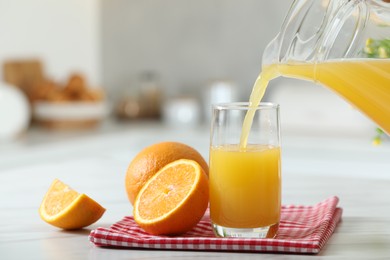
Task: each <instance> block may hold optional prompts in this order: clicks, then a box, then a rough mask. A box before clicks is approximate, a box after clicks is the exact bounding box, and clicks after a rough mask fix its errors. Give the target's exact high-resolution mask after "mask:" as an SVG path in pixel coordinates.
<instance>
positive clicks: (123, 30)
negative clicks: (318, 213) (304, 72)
mask: <svg viewBox="0 0 390 260" xmlns="http://www.w3.org/2000/svg"><path fill="white" fill-rule="evenodd" d="M291 2H292V0H274V1H259V0H242V1H237V0H198V1H182V0H56V1H50V0H13V1H7V0H0V32H1V33H0V64H1V66H2V69H1V70H0V82H1V83H0V86H1V87H0V118H1V122H0V139H2V140H7V141H9V140H13V141H14V140H23V138H24V139H25V138H29V136H31V135H33V136H34V135H38V136H41V138H50V134H52V133H53V132H58V131H60V132H63V131H64V130H65V131H66V132H67V134H68V135H69V133H70V132H73V133H75V132H77V131H78V132H77V133H79V131H80V130H81V131H83V132H84V133H85V132H86V131H91V132H93V131H99V130H97V129H110V127H111V128H116V129H117V128H120V127H132V126H136V125H137V124H138V123H144V122H146V121H148V122H150V121H153V122H158V123H159V124H161V126H164V127H172V128H191V127H205V128H207V127H208V125H209V116H210V105H211V104H212V103H215V102H227V101H247V100H248V98H249V95H250V92H251V89H252V86H253V83H254V81H255V79H256V77H257V76H258V74H259V72H260V70H261V59H262V54H263V50H264V49H265V47H266V45H267V44H268V42H269V41H271V40H272V38H273V37H275V36H276V34H277V33H278V31H279V28H280V26H281V24H282V22H283V19H284V16H285V14H286V12H287V11H288V8H289V6H290V4H291ZM19 90H20V91H19ZM21 93H23V96H21ZM265 99H266V100H267V101H273V102H278V103H280V104H281V114H282V129H283V130H282V131H283V133H293V134H294V133H295V134H300V135H317V136H332V135H337V136H347V137H350V136H358V137H360V136H361V138H366V139H367V140H370V139H371V138H372V137H373V136H374V135H375V126H374V125H373V124H372V123H371V122H370V121H369V120H368V119H366V118H365V117H364V116H363V115H361V114H360V113H359V112H358V111H356V110H354V109H352V108H351V107H350V106H349V105H348V104H347V103H346V102H344V101H343V100H341V99H340V98H339V97H338V96H336V95H334V94H333V93H331V92H330V91H329V90H327V89H326V88H324V87H322V86H318V85H315V84H314V83H309V82H304V81H299V80H292V79H276V80H274V81H272V82H271V84H270V87H269V88H268V90H267V93H266V98H265ZM26 104H28V105H26ZM157 125H158V124H157ZM206 131H207V130H206ZM42 132H44V133H45V134H44V135H42V134H41V135H39V133H42ZM42 136H43V137H42Z"/></svg>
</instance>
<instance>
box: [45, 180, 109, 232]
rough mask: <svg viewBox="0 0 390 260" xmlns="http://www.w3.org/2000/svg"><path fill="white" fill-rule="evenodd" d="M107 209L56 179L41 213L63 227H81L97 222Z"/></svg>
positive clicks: (46, 196) (51, 222) (52, 223)
mask: <svg viewBox="0 0 390 260" xmlns="http://www.w3.org/2000/svg"><path fill="white" fill-rule="evenodd" d="M104 211H105V209H104V208H103V207H102V206H101V205H99V203H97V202H96V201H94V200H93V199H91V198H90V197H88V196H87V195H85V194H80V193H78V192H77V191H75V190H73V189H72V188H70V187H69V186H67V185H66V184H64V183H63V182H61V181H60V180H58V179H55V180H54V181H53V183H52V184H51V186H50V188H49V190H48V191H47V193H46V195H45V197H44V198H43V201H42V203H41V206H40V208H39V215H40V216H41V218H42V219H43V220H44V221H46V222H47V223H49V224H51V225H53V226H56V227H59V228H62V229H79V228H83V227H86V226H89V225H91V224H92V223H94V222H96V221H97V220H98V219H99V218H100V217H101V216H102V215H103V213H104Z"/></svg>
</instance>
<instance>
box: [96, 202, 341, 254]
mask: <svg viewBox="0 0 390 260" xmlns="http://www.w3.org/2000/svg"><path fill="white" fill-rule="evenodd" d="M338 201H339V199H338V198H337V197H330V198H328V199H326V200H324V201H322V202H320V203H318V204H316V205H314V206H295V205H289V206H282V214H281V222H280V226H279V231H278V234H277V236H276V238H274V239H260V238H219V237H216V236H215V235H214V233H213V231H212V228H211V224H210V219H209V216H208V215H207V214H206V215H205V217H204V218H203V219H202V220H201V221H200V222H199V223H198V225H197V226H196V227H194V229H193V230H191V231H189V232H187V233H186V234H184V235H183V236H180V237H177V236H175V237H169V236H153V235H149V234H147V233H145V232H144V231H143V230H142V229H141V228H139V227H138V225H137V224H136V223H135V222H134V219H133V217H124V218H123V219H122V220H121V221H119V222H117V223H115V224H114V225H112V226H111V227H110V228H103V227H99V228H97V229H95V230H93V231H92V232H91V234H90V235H89V240H90V241H91V242H92V243H94V244H95V245H97V246H103V247H117V248H149V249H164V250H208V251H214V250H215V251H243V252H245V251H246V252H285V253H303V254H314V253H318V252H319V251H320V250H321V249H322V247H323V246H324V245H325V243H326V242H327V241H328V239H329V237H330V236H331V235H332V233H333V231H334V229H335V228H336V225H337V223H338V222H339V221H340V220H341V214H342V209H341V208H338V207H337V203H338Z"/></svg>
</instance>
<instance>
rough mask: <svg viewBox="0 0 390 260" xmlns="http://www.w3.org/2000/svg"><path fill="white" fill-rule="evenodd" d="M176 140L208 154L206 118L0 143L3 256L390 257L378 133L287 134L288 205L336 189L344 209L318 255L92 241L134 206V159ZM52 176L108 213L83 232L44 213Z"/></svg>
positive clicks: (388, 154)
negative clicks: (374, 139)
mask: <svg viewBox="0 0 390 260" xmlns="http://www.w3.org/2000/svg"><path fill="white" fill-rule="evenodd" d="M168 140H170V141H179V142H184V143H186V144H188V145H191V146H193V147H194V148H196V149H197V150H199V151H200V152H201V153H202V154H203V155H204V157H205V158H207V157H208V143H209V130H208V129H207V127H201V126H200V127H197V128H188V129H175V128H172V127H168V126H164V125H161V124H159V123H153V122H143V123H128V124H122V125H119V126H118V125H117V124H109V126H103V127H101V128H99V129H96V130H94V131H85V132H75V133H73V132H60V133H58V132H51V131H47V130H42V129H33V130H32V131H30V132H29V133H28V134H26V135H25V136H24V137H22V138H21V139H20V140H18V141H16V142H13V143H2V144H0V197H1V200H0V212H1V214H0V226H1V232H0V259H24V258H28V259H153V258H159V259H171V258H178V259H197V257H202V259H203V258H208V259H214V258H215V259H220V258H221V257H231V258H241V257H245V258H248V259H250V258H253V259H255V258H256V259H257V258H259V257H262V258H265V259H267V258H270V259H302V258H307V257H316V258H318V257H319V258H321V259H322V258H324V259H370V258H376V259H377V258H388V257H390V207H389V206H390V205H389V202H390V189H389V187H390V160H389V158H390V145H389V144H384V145H382V146H379V147H373V146H372V145H371V143H370V137H367V139H365V138H352V137H350V138H347V137H343V138H341V137H330V136H329V137H324V136H322V137H318V136H317V137H316V136H297V135H288V134H286V135H283V153H282V167H283V168H282V173H283V204H304V205H312V204H315V203H317V202H319V201H321V200H323V199H325V198H327V197H330V196H333V195H337V196H338V197H339V198H340V203H339V206H341V207H342V208H343V210H344V211H343V218H342V222H341V223H340V224H339V225H338V227H337V229H336V231H335V233H334V234H333V235H332V237H331V238H330V240H329V241H328V243H327V244H326V246H325V247H324V249H323V250H322V251H321V252H320V253H319V254H318V255H315V256H313V255H307V256H306V255H305V256H303V255H294V254H263V253H262V254H259V253H225V252H197V251H162V250H135V249H128V250H119V249H106V248H99V247H96V246H94V245H93V244H91V243H90V242H89V241H88V235H89V233H90V231H91V230H93V229H95V228H97V227H100V226H102V227H108V226H110V225H111V224H113V223H114V222H116V221H118V220H120V219H121V218H122V217H123V216H126V215H131V214H132V207H131V205H130V203H129V202H128V200H127V197H126V193H125V188H124V178H125V173H126V169H127V166H128V164H129V162H130V161H131V159H132V158H133V157H134V156H135V155H136V154H137V153H138V152H139V151H140V150H141V149H142V148H143V147H145V146H147V145H150V144H152V143H155V142H160V141H168ZM54 178H59V179H61V180H62V181H64V182H65V183H67V184H69V185H70V186H71V187H72V188H74V189H76V190H77V191H79V192H82V193H86V194H88V195H89V196H90V197H92V198H94V199H95V200H97V201H98V202H99V203H101V204H102V205H103V206H104V207H105V208H106V209H107V210H106V213H105V214H104V215H103V217H102V218H101V219H100V220H99V221H98V222H96V223H95V224H93V225H91V226H89V227H87V228H85V229H82V230H78V231H62V230H59V229H57V228H55V227H52V226H50V225H48V224H46V223H45V222H43V221H42V220H41V219H40V217H39V214H38V208H39V205H40V203H41V201H42V198H43V196H44V194H45V193H46V191H47V189H48V187H49V186H50V184H51V182H52V181H53V179H54Z"/></svg>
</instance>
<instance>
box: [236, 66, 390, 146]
mask: <svg viewBox="0 0 390 260" xmlns="http://www.w3.org/2000/svg"><path fill="white" fill-rule="evenodd" d="M278 76H285V77H291V78H300V79H306V80H312V81H315V82H319V83H321V84H323V85H324V86H325V87H327V88H329V89H331V90H333V91H334V92H336V93H337V94H339V95H340V96H342V97H343V98H344V99H346V100H347V101H348V102H350V103H351V105H353V106H354V107H356V108H357V109H359V110H360V111H361V112H363V113H364V114H365V115H366V116H368V117H369V118H371V119H372V120H373V121H374V122H376V123H377V124H378V125H379V126H380V127H381V128H382V129H383V130H384V131H385V132H387V133H390V60H388V59H348V60H331V61H326V62H321V63H297V62H295V63H294V62H289V63H280V64H272V65H268V66H265V67H263V71H262V73H260V75H259V77H258V78H257V80H256V82H255V84H254V86H253V90H252V94H251V96H250V100H249V102H250V104H251V106H253V107H256V106H257V105H258V104H259V103H260V101H261V99H262V97H263V95H264V93H265V90H266V88H267V85H268V82H269V81H270V80H272V79H273V78H276V77H278ZM254 114H255V109H252V110H249V111H248V113H247V115H246V116H245V120H244V123H243V127H242V133H241V139H240V149H241V150H242V149H245V147H246V145H247V140H248V135H249V130H250V128H251V125H252V120H253V117H254Z"/></svg>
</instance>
